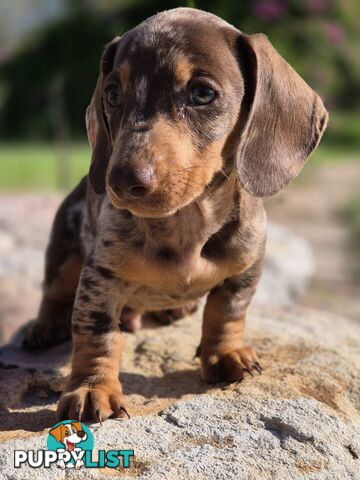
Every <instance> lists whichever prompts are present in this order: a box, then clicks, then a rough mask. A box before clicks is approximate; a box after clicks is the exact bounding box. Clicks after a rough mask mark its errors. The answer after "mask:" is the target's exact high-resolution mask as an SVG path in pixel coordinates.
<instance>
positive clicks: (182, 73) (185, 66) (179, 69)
mask: <svg viewBox="0 0 360 480" xmlns="http://www.w3.org/2000/svg"><path fill="white" fill-rule="evenodd" d="M193 69H194V65H193V64H192V63H191V62H190V60H189V59H188V58H186V57H185V55H183V54H180V55H178V56H177V57H176V60H175V64H174V74H175V77H176V79H177V81H178V82H179V83H181V84H186V83H187V82H188V81H189V80H190V78H191V75H192V72H193Z"/></svg>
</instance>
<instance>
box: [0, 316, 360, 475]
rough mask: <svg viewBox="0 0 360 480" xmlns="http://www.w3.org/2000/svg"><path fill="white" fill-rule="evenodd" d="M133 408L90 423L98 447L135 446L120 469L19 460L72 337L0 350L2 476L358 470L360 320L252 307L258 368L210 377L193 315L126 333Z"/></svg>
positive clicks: (45, 408) (42, 431)
mask: <svg viewBox="0 0 360 480" xmlns="http://www.w3.org/2000/svg"><path fill="white" fill-rule="evenodd" d="M125 337H126V349H125V353H124V356H123V362H122V374H121V378H122V382H123V387H124V392H125V394H126V396H127V403H128V409H129V412H130V414H131V416H132V418H131V420H108V421H106V422H104V424H103V426H100V425H98V424H97V425H94V426H93V427H92V428H93V432H94V437H95V445H96V449H98V448H102V449H107V450H109V449H120V448H133V449H134V450H135V458H134V462H133V464H132V466H131V467H130V468H129V469H128V470H124V469H118V470H115V471H114V470H110V469H105V470H99V469H82V470H81V471H77V472H71V471H66V472H65V471H62V470H59V469H57V468H56V467H54V468H52V469H51V471H48V470H46V469H44V468H38V469H31V468H29V467H24V468H22V469H21V470H15V469H14V467H13V451H14V450H15V449H26V450H27V449H34V450H36V449H42V448H44V447H45V443H46V434H47V431H48V428H49V427H50V426H51V425H52V424H53V423H54V409H55V401H56V400H57V398H58V395H59V392H60V390H61V387H62V384H63V380H64V377H65V376H66V374H67V373H68V356H69V352H70V345H69V344H64V345H62V346H59V347H57V348H55V349H52V350H51V351H49V352H46V353H42V354H36V355H30V354H25V353H24V352H22V351H21V350H20V349H19V348H18V347H17V345H16V342H15V343H14V344H12V345H8V346H5V347H3V348H2V349H1V353H0V361H1V367H2V368H0V386H1V388H0V405H1V408H0V428H1V431H0V441H1V445H0V479H17V478H19V479H25V480H27V479H33V480H35V479H44V480H45V479H46V480H47V479H48V478H53V479H65V478H66V479H69V478H75V477H76V478H84V479H87V478H89V479H90V478H94V479H100V478H108V477H110V478H122V479H125V478H128V477H131V478H139V479H143V480H162V479H164V480H188V479H191V480H207V479H224V480H225V479H234V480H238V479H241V480H252V479H254V480H255V479H256V480H267V479H269V480H270V479H286V480H288V479H289V480H292V479H296V480H297V479H306V480H330V479H331V480H347V479H352V480H357V479H359V478H360V438H359V431H360V417H359V409H360V371H359V370H360V368H359V367H360V365H359V363H360V341H359V339H360V327H359V326H358V325H357V324H355V323H353V322H351V321H348V320H346V319H342V318H338V317H335V316H333V315H330V314H325V313H319V312H314V311H310V310H305V309H300V308H295V307H288V308H282V309H278V308H266V309H265V308H259V307H255V308H253V310H252V313H251V314H250V315H249V319H248V327H247V337H248V339H249V340H250V341H251V342H252V343H253V344H254V346H255V348H256V350H257V352H258V354H259V357H260V359H261V363H262V365H263V367H264V372H263V374H262V375H257V376H255V377H254V378H250V377H246V378H245V379H244V380H243V381H242V382H240V383H237V384H232V385H218V386H216V387H209V386H208V385H206V384H204V383H203V382H202V381H201V379H200V374H199V361H198V360H197V359H194V358H193V357H194V351H195V348H196V346H197V344H198V341H199V337H200V318H199V315H197V316H195V317H193V318H186V319H183V320H179V321H178V322H176V323H174V324H172V325H170V326H167V327H161V328H153V329H144V330H142V331H140V332H138V333H137V334H136V335H131V334H125Z"/></svg>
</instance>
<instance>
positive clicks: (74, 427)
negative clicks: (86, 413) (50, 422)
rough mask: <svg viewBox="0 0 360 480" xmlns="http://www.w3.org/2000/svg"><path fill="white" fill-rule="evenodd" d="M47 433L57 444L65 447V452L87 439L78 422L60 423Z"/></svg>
mask: <svg viewBox="0 0 360 480" xmlns="http://www.w3.org/2000/svg"><path fill="white" fill-rule="evenodd" d="M49 433H50V435H52V436H53V437H54V438H55V439H56V440H57V441H58V442H60V443H62V444H63V445H65V447H66V449H67V450H73V449H74V448H75V445H76V444H77V443H80V442H83V441H84V440H86V438H87V435H86V433H85V432H84V430H83V429H82V426H81V423H80V422H71V423H66V424H63V423H62V424H61V425H58V426H57V427H55V428H53V429H51V430H50V432H49Z"/></svg>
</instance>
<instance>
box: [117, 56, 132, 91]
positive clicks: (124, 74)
mask: <svg viewBox="0 0 360 480" xmlns="http://www.w3.org/2000/svg"><path fill="white" fill-rule="evenodd" d="M130 71H131V69H130V64H129V62H128V61H127V60H125V61H124V62H123V63H122V64H121V65H120V68H119V77H120V81H121V86H122V88H123V90H124V91H125V90H126V88H127V85H128V82H129V77H130Z"/></svg>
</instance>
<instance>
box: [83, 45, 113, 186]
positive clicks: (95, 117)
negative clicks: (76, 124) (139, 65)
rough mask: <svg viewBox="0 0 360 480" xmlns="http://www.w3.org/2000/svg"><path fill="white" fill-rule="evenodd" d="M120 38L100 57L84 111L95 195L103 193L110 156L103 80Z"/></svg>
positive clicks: (90, 172)
mask: <svg viewBox="0 0 360 480" xmlns="http://www.w3.org/2000/svg"><path fill="white" fill-rule="evenodd" d="M119 41H120V37H115V38H114V39H113V40H112V41H111V42H110V43H109V44H108V45H107V46H106V47H105V51H104V53H103V55H102V57H101V62H100V74H99V78H98V80H97V83H96V88H95V91H94V94H93V97H92V99H91V102H90V105H89V106H88V107H87V109H86V117H85V121H86V130H87V135H88V139H89V143H90V146H91V148H92V158H91V165H90V171H89V180H90V183H91V185H92V187H93V189H94V190H95V192H96V193H104V192H105V175H106V169H107V166H108V163H109V159H110V156H111V151H112V146H111V136H110V130H109V125H108V122H107V120H106V117H105V111H104V105H103V80H104V77H105V76H106V75H107V74H108V73H110V72H111V70H112V67H113V62H114V57H115V53H116V49H117V46H118V43H119Z"/></svg>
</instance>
